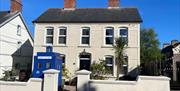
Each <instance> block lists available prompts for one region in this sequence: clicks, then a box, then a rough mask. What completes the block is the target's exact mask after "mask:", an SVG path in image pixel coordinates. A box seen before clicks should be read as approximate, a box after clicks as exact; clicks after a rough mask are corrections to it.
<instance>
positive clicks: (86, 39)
mask: <svg viewBox="0 0 180 91" xmlns="http://www.w3.org/2000/svg"><path fill="white" fill-rule="evenodd" d="M89 43H90V28H82V36H81V44H83V45H89Z"/></svg>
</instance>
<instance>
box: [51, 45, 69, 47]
mask: <svg viewBox="0 0 180 91" xmlns="http://www.w3.org/2000/svg"><path fill="white" fill-rule="evenodd" d="M54 47H68V46H67V45H54Z"/></svg>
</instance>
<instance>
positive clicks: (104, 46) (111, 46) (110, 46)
mask: <svg viewBox="0 0 180 91" xmlns="http://www.w3.org/2000/svg"><path fill="white" fill-rule="evenodd" d="M101 48H113V45H103V46H101Z"/></svg>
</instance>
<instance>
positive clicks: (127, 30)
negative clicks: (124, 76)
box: [33, 0, 142, 77]
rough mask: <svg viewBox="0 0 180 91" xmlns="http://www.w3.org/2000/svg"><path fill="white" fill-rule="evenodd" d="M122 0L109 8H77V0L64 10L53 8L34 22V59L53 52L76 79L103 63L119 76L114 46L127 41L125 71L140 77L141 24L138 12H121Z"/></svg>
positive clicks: (115, 0) (66, 1)
mask: <svg viewBox="0 0 180 91" xmlns="http://www.w3.org/2000/svg"><path fill="white" fill-rule="evenodd" d="M119 4H120V1H119V0H109V4H108V5H109V7H108V8H76V0H64V8H55V9H53V8H51V9H48V10H47V11H45V12H44V13H43V14H42V15H40V16H39V17H38V18H37V19H36V20H34V21H33V23H34V25H35V40H34V55H36V53H37V52H45V51H46V46H49V45H52V46H53V51H54V52H58V53H61V54H63V55H62V58H63V59H64V64H65V67H66V68H67V69H68V70H69V72H70V73H71V74H72V76H73V75H74V72H76V71H77V70H81V69H86V70H90V66H91V64H92V63H94V62H99V60H100V59H105V60H106V61H107V66H108V67H110V68H111V69H112V74H111V75H112V77H113V76H115V75H116V70H117V69H116V62H115V54H114V50H113V45H114V44H115V43H114V42H115V38H117V37H122V38H124V39H127V40H128V43H127V44H126V46H127V48H126V50H125V55H124V57H125V59H126V60H127V61H128V62H127V64H124V68H125V69H127V71H128V72H129V73H131V72H135V73H137V68H138V66H139V65H140V23H141V22H142V19H141V17H140V14H139V12H138V10H137V8H121V7H119Z"/></svg>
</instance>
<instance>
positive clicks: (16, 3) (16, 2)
mask: <svg viewBox="0 0 180 91" xmlns="http://www.w3.org/2000/svg"><path fill="white" fill-rule="evenodd" d="M10 11H11V12H16V11H18V12H22V1H21V0H11V10H10Z"/></svg>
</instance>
